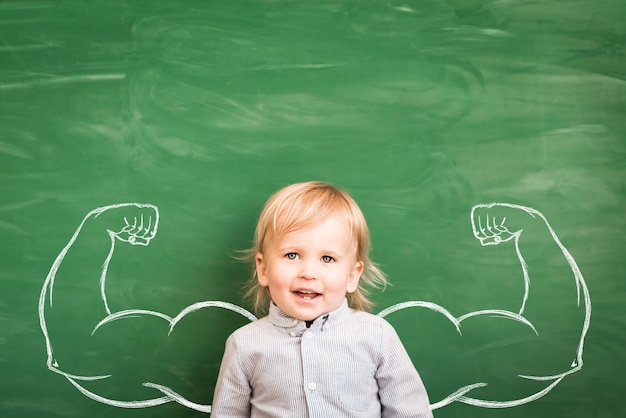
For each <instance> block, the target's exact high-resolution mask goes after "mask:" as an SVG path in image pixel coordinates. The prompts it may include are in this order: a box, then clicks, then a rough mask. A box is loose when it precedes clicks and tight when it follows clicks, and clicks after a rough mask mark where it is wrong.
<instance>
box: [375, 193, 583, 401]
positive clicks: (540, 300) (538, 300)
mask: <svg viewBox="0 0 626 418" xmlns="http://www.w3.org/2000/svg"><path fill="white" fill-rule="evenodd" d="M471 224H472V230H473V233H474V236H475V238H476V239H478V240H479V241H480V243H481V245H483V246H485V247H489V246H496V245H511V247H512V248H513V249H514V251H515V253H516V255H517V259H518V260H519V263H520V267H521V271H522V281H523V289H524V291H523V294H522V295H521V298H520V301H519V305H518V306H517V307H516V308H514V309H500V308H494V307H490V308H488V309H484V310H479V311H475V312H469V313H466V314H464V315H461V316H458V317H455V316H454V315H452V314H451V313H450V312H449V311H448V310H447V309H446V308H444V307H442V306H440V305H437V304H434V303H431V302H423V301H408V302H402V303H399V304H396V305H394V306H391V307H389V308H387V309H385V310H384V311H382V312H380V313H379V315H380V316H387V315H389V314H391V313H393V312H395V311H399V310H402V309H407V308H417V309H418V310H419V309H424V308H425V309H428V310H430V311H434V312H436V313H439V314H441V315H443V316H444V317H445V318H447V319H448V320H449V321H450V323H451V324H452V325H453V327H454V328H455V329H456V331H457V332H458V334H459V338H460V342H459V343H460V345H461V346H462V347H463V349H465V350H467V352H465V353H463V355H462V357H463V358H462V359H461V358H458V359H449V360H450V361H451V362H453V363H454V362H458V363H459V365H460V363H461V362H468V361H477V362H478V361H480V367H477V368H476V369H481V370H498V369H499V368H500V364H498V363H497V362H498V361H500V362H501V361H503V359H507V357H506V351H507V350H509V349H510V350H511V353H512V354H510V356H511V357H510V359H511V363H515V364H514V365H513V367H509V365H508V364H507V365H504V369H505V370H509V369H511V370H516V372H515V375H513V376H511V379H517V380H518V381H524V380H525V381H527V382H530V381H534V382H535V384H539V385H540V389H536V390H535V389H533V392H532V393H530V394H528V393H524V394H520V395H519V396H511V397H510V398H508V399H493V398H490V396H494V395H492V394H491V393H490V392H489V391H488V388H489V386H490V384H492V385H493V384H496V383H495V381H496V380H495V379H494V378H492V377H491V376H490V375H489V374H488V373H486V374H481V375H480V376H476V379H475V380H474V381H470V382H467V381H462V383H460V385H459V386H458V389H457V390H454V391H453V392H452V393H450V394H449V395H448V396H445V397H444V398H443V399H440V400H437V401H436V402H435V403H433V404H432V405H431V408H432V409H437V408H441V407H443V406H445V405H447V404H450V403H452V402H462V403H466V404H470V405H474V406H479V407H485V408H507V407H512V406H517V405H521V404H524V403H528V402H532V401H534V400H536V399H538V398H540V397H542V396H544V395H545V394H547V393H548V392H549V391H550V390H552V389H553V388H554V387H555V386H556V385H557V384H558V383H559V382H560V381H561V380H562V379H563V378H564V377H566V376H567V375H569V374H572V373H575V372H576V371H578V370H580V369H581V368H582V365H583V358H582V356H583V346H584V340H585V336H586V333H587V330H588V328H589V323H590V318H591V299H590V296H589V291H588V289H587V286H586V284H585V281H584V278H583V276H582V274H581V272H580V270H579V268H578V266H577V265H576V262H575V261H574V259H573V257H572V255H571V254H570V253H569V251H568V250H567V249H566V248H565V247H564V246H563V244H562V243H561V241H560V239H559V238H558V236H557V235H556V233H555V231H554V230H553V229H552V227H551V226H550V224H549V223H548V221H547V219H546V218H545V217H544V216H543V214H541V213H540V212H539V211H537V210H535V209H533V208H530V207H524V206H519V205H513V204H507V203H490V204H481V205H476V206H474V207H473V208H472V211H471ZM537 245H541V250H537V249H536V248H535V247H536V246H537ZM525 254H530V255H531V257H530V259H532V264H531V263H530V261H529V260H530V259H528V257H527V258H525ZM545 260H549V262H545ZM541 261H544V262H541ZM503 280H510V278H508V277H506V278H503ZM516 280H519V279H517V278H516ZM494 305H495V306H497V305H498V302H497V295H494ZM416 313H419V311H416ZM562 317H566V318H568V319H571V318H579V322H578V326H574V327H569V328H567V329H564V327H563V326H562V321H560V319H559V318H562ZM567 322H572V321H570V320H568V321H567ZM507 324H508V325H507ZM507 328H508V329H507ZM524 329H525V330H526V331H524ZM486 330H488V331H486ZM494 330H502V331H503V332H502V335H494V332H497V331H494ZM483 331H484V332H483ZM512 334H516V335H515V336H514V337H511V335H512ZM470 340H471V341H472V343H471V344H473V345H470V344H467V341H470ZM476 341H479V343H478V344H477V343H476ZM555 341H556V342H557V344H558V345H561V346H563V347H558V348H559V349H560V350H562V353H563V358H559V360H558V361H555V362H554V364H551V365H550V366H549V367H548V366H545V364H544V363H541V362H540V361H537V362H536V364H523V365H519V370H517V369H516V367H517V366H518V364H517V363H518V361H517V360H516V359H515V358H514V356H515V354H514V351H513V348H512V347H514V346H515V344H517V343H520V342H521V343H520V344H524V349H530V350H532V352H533V353H537V354H539V355H537V356H529V355H528V354H527V355H526V356H527V357H531V360H530V361H533V359H535V358H537V359H539V358H542V357H552V356H545V355H544V356H542V355H541V353H542V350H543V354H548V353H546V351H548V350H554V348H555V347H554V344H555ZM464 343H465V344H464ZM477 345H479V346H480V347H477ZM470 352H471V353H470ZM503 353H504V354H503ZM567 353H570V354H567ZM549 354H553V353H549ZM478 357H480V360H472V359H476V358H478ZM490 361H492V362H493V363H494V364H490ZM519 363H521V362H519ZM538 364H541V365H538ZM541 367H546V368H547V370H545V373H544V372H543V371H540V372H539V373H537V370H540V369H541ZM541 370H543V369H541ZM528 371H530V372H528ZM464 377H465V378H467V376H464ZM470 377H471V376H470ZM499 378H500V377H499ZM451 379H454V377H451ZM492 380H493V382H492ZM459 382H461V380H459ZM541 382H545V384H541ZM498 383H500V382H498ZM470 395H471V396H470Z"/></svg>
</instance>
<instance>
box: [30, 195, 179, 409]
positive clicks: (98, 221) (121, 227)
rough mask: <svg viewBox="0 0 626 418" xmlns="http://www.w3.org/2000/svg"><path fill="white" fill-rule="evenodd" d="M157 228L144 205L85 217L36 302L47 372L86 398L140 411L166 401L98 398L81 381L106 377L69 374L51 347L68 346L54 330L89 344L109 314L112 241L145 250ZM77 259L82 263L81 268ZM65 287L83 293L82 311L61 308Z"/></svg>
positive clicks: (154, 214)
mask: <svg viewBox="0 0 626 418" xmlns="http://www.w3.org/2000/svg"><path fill="white" fill-rule="evenodd" d="M158 223H159V212H158V210H157V208H156V207H155V206H153V205H149V204H139V203H123V204H117V205H110V206H105V207H101V208H97V209H94V210H93V211H91V212H89V213H88V214H87V215H86V216H85V217H84V219H83V220H82V222H81V223H80V224H79V226H78V228H77V229H76V231H75V232H74V234H73V235H72V237H71V238H70V240H69V242H68V243H67V245H66V246H65V247H64V248H63V249H62V250H61V252H60V253H59V255H58V256H57V257H56V259H55V261H54V263H53V264H52V267H51V268H50V271H49V273H48V275H47V276H46V279H45V281H44V285H43V287H42V289H41V293H40V297H39V321H40V325H41V330H42V332H43V335H44V338H45V342H46V351H47V366H48V368H49V369H50V370H51V371H53V372H56V373H59V374H61V375H63V376H65V377H66V378H67V379H68V380H69V381H70V383H72V384H73V385H74V386H75V387H76V388H77V389H78V390H80V391H81V392H82V393H83V394H85V395H86V396H89V397H91V398H92V399H95V400H98V401H101V402H104V403H109V404H112V405H115V406H121V407H143V406H150V405H152V404H155V405H156V404H161V403H165V402H170V401H171V399H169V397H167V396H160V397H158V398H154V399H150V400H145V401H131V402H124V401H115V400H111V399H105V398H101V397H99V396H98V395H96V394H95V393H91V392H90V391H88V390H87V389H86V388H84V387H83V385H84V383H81V382H89V381H99V380H104V379H108V378H110V377H111V375H110V374H100V373H97V372H95V373H93V372H89V370H86V369H85V368H80V370H78V371H77V370H72V369H74V367H75V366H74V365H73V364H72V358H71V355H70V356H67V355H64V354H65V353H63V352H61V353H56V352H55V348H56V347H57V346H58V345H60V346H61V351H64V349H66V348H67V346H68V345H69V343H67V342H66V341H65V340H67V339H68V338H63V337H62V336H61V335H60V334H61V332H60V330H63V331H64V332H67V330H68V329H72V330H73V332H70V333H69V334H70V335H71V338H72V340H73V341H72V342H71V343H72V344H73V345H74V346H78V347H82V346H88V345H89V344H88V342H89V340H90V339H91V337H92V335H93V334H94V333H95V331H96V329H97V328H98V326H99V323H100V322H101V321H106V319H107V318H108V317H110V316H111V315H112V312H111V309H110V307H109V303H108V300H107V295H106V276H107V271H108V267H109V263H110V262H111V259H112V258H113V254H114V251H115V245H116V242H120V243H127V244H130V245H137V246H147V245H149V243H150V241H151V240H152V239H153V238H154V237H155V236H156V233H157V229H158ZM93 250H99V251H101V253H102V256H103V261H102V263H101V264H100V265H99V266H98V267H94V266H93V263H92V262H89V259H90V258H91V257H93V255H91V254H90V252H91V251H93ZM83 260H86V261H87V262H86V263H82V261H83ZM81 264H84V266H81ZM71 287H78V288H85V289H86V291H85V292H81V293H80V294H78V298H79V299H80V300H79V301H76V302H75V303H76V305H78V306H79V307H85V309H80V308H78V309H77V311H76V312H72V311H71V310H68V309H67V306H68V305H71V304H72V301H70V300H68V298H67V296H66V295H65V293H67V290H68V288H71ZM156 315H158V314H156ZM59 355H60V356H61V357H63V361H61V360H60V359H59Z"/></svg>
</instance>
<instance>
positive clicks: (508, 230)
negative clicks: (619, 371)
mask: <svg viewBox="0 0 626 418" xmlns="http://www.w3.org/2000/svg"><path fill="white" fill-rule="evenodd" d="M503 210H505V211H507V210H508V211H509V212H510V211H511V210H512V211H513V213H514V212H515V211H517V212H520V213H525V214H527V215H530V217H532V218H533V219H538V220H540V221H542V222H543V224H544V226H545V227H546V228H547V230H548V231H549V234H550V236H551V237H552V239H553V240H554V242H555V243H556V245H557V246H558V248H559V249H560V251H561V252H562V254H563V256H564V257H565V259H566V260H567V264H568V266H569V268H570V269H571V271H572V273H573V281H574V284H575V285H576V289H577V295H578V299H577V301H576V303H577V306H579V307H580V308H582V309H584V319H583V322H582V324H581V332H580V339H579V340H578V346H577V348H576V351H575V358H574V359H573V361H572V363H571V367H570V368H569V369H567V370H564V371H563V372H561V373H557V374H551V375H547V376H530V375H519V377H520V378H523V379H528V380H533V381H545V382H546V386H545V387H544V388H543V389H541V390H539V391H537V392H536V393H534V394H532V395H530V396H525V397H522V398H519V399H511V400H507V401H494V400H489V399H479V398H476V397H471V396H469V395H470V393H471V391H472V390H474V389H477V388H482V387H486V386H487V385H488V384H487V383H486V382H475V383H472V384H469V385H466V386H463V387H460V388H458V389H457V390H455V391H454V392H453V393H451V394H449V395H448V396H446V397H445V398H444V399H442V400H440V401H437V402H435V403H433V404H431V408H432V409H433V410H434V409H439V408H442V407H444V406H446V405H448V404H451V403H453V402H461V403H465V404H469V405H474V406H477V407H483V408H509V407H514V406H518V405H522V404H525V403H528V402H532V401H534V400H536V399H539V398H540V397H542V396H544V395H546V394H547V393H548V392H550V391H551V390H552V389H553V388H554V387H555V386H556V385H557V384H558V383H559V382H561V381H562V380H563V379H564V378H565V377H566V376H568V375H570V374H572V373H575V372H577V371H579V370H580V369H581V368H582V366H583V347H584V341H585V336H586V334H587V331H588V329H589V324H590V319H591V298H590V296H589V291H588V289H587V285H586V283H585V280H584V278H583V276H582V274H581V272H580V270H579V268H578V266H577V265H576V262H575V261H574V258H573V257H572V255H571V254H570V253H569V251H568V250H567V249H566V248H565V247H564V246H563V244H562V243H561V241H560V240H559V238H558V236H557V235H556V233H555V232H554V230H553V229H552V227H551V226H550V224H549V223H548V221H547V219H546V218H545V217H544V216H543V215H542V214H541V213H540V212H539V211H537V210H535V209H532V208H530V207H525V206H519V205H513V204H508V203H489V204H480V205H476V206H474V207H473V208H472V210H471V218H470V220H471V225H472V230H473V234H474V237H475V238H476V239H478V240H479V241H480V243H481V245H483V246H490V245H500V244H503V243H506V242H509V241H511V242H513V244H514V248H515V251H516V254H517V258H518V260H519V262H520V265H521V268H522V277H523V281H524V289H525V291H524V294H523V295H522V298H521V303H520V308H519V310H518V311H516V312H513V311H507V310H502V309H485V310H480V311H475V312H469V313H466V314H464V315H461V316H459V317H455V316H454V315H452V314H451V313H450V312H449V311H448V310H447V309H446V308H444V307H442V306H440V305H437V304H435V303H432V302H425V301H404V302H400V303H397V304H395V305H393V306H390V307H388V308H386V309H384V310H382V311H381V312H380V313H378V315H379V316H381V317H385V316H387V315H389V314H391V313H393V312H397V311H400V310H403V309H408V308H422V309H428V310H431V311H434V312H437V313H439V314H441V315H442V316H444V317H445V318H447V319H448V320H449V321H450V322H451V324H452V325H453V326H454V327H455V329H456V331H457V332H458V333H459V335H462V331H463V321H465V320H467V319H469V318H476V317H480V316H490V317H493V316H497V317H499V318H504V319H507V320H511V321H515V322H518V323H521V324H523V325H525V326H527V327H528V328H529V329H531V330H532V331H533V332H534V333H535V334H536V335H539V332H540V331H539V330H538V329H537V328H536V327H535V324H533V323H532V322H531V321H530V320H528V319H527V318H525V317H524V311H525V308H526V306H527V304H528V303H532V300H531V298H530V296H529V295H530V292H529V290H530V283H531V278H530V274H529V269H528V266H527V264H526V261H525V260H524V258H523V256H522V252H521V250H520V246H519V240H520V237H521V236H522V234H523V229H521V228H519V229H516V228H512V227H510V224H509V222H507V219H506V217H505V216H502V213H503V212H502V211H503ZM115 211H119V212H120V213H121V212H123V213H124V214H125V215H124V216H121V215H120V217H121V219H120V222H119V227H118V228H117V229H115V230H112V229H108V230H107V233H108V235H109V237H110V249H109V251H108V254H107V256H106V259H105V261H104V263H103V266H102V271H101V274H100V282H99V285H100V289H99V292H100V296H101V299H102V306H103V307H104V311H105V312H106V316H104V318H102V319H101V320H100V321H99V322H98V323H97V324H95V326H94V329H93V330H92V335H93V334H94V333H95V332H96V331H97V330H98V329H100V328H101V327H104V326H106V325H107V324H109V323H112V322H115V321H119V320H123V319H126V318H137V317H142V316H148V317H154V318H159V319H161V320H163V321H166V323H168V325H169V327H168V330H169V331H168V333H171V332H172V331H173V330H174V328H175V326H176V325H177V324H178V323H179V322H180V321H181V320H182V319H183V318H184V317H185V316H186V315H188V314H190V313H192V312H196V311H198V310H200V309H207V308H219V309H227V310H230V311H233V312H235V313H238V314H240V315H242V316H243V317H244V318H246V319H248V320H249V321H255V320H256V319H257V318H256V317H255V316H254V315H253V314H252V313H250V312H249V311H247V310H246V309H244V308H242V307H240V306H237V305H235V304H232V303H229V302H224V301H205V302H198V303H195V304H193V305H190V306H188V307H186V308H185V309H183V310H182V311H181V312H180V313H179V314H178V315H176V316H174V317H171V316H169V315H166V314H163V313H161V312H156V311H151V310H143V309H129V310H123V311H118V312H112V311H111V309H110V307H109V303H108V301H107V294H106V278H107V271H108V267H109V263H110V262H111V259H112V258H113V255H114V251H115V245H116V242H117V241H119V242H124V243H127V244H130V245H139V246H147V245H149V244H150V242H151V241H152V239H154V238H155V236H156V234H157V229H158V224H159V211H158V208H157V207H156V206H154V205H150V204H140V203H121V204H116V205H110V206H104V207H100V208H97V209H94V210H93V211H91V212H89V213H88V214H87V215H86V216H85V217H84V219H83V220H82V222H81V223H80V224H79V226H78V228H77V229H76V231H75V232H74V234H73V235H72V237H71V239H70V240H69V242H68V243H67V245H66V246H65V247H64V248H63V249H62V250H61V252H60V253H59V255H58V256H57V257H56V259H55V260H54V262H53V264H52V267H51V268H50V271H49V273H48V275H47V276H46V279H45V281H44V284H43V287H42V289H41V294H40V297H39V321H40V325H41V330H42V332H43V335H44V337H45V341H46V352H47V366H48V369H50V370H51V371H53V372H55V373H58V374H60V375H62V376H64V377H65V378H66V379H67V380H68V381H69V382H70V383H71V384H72V385H73V386H74V387H76V389H77V390H78V391H80V392H81V393H82V394H83V395H85V396H87V397H88V398H91V399H93V400H95V401H98V402H101V403H104V404H107V405H111V406H115V407H120V408H146V407H152V406H157V405H162V404H165V403H168V402H177V403H179V404H180V405H183V406H185V407H187V408H190V409H194V410H197V411H200V412H205V413H210V412H211V405H203V404H198V403H195V402H192V401H190V400H188V399H186V398H185V397H184V396H183V395H181V394H179V393H177V392H176V391H175V390H174V389H172V388H170V387H168V386H165V385H162V384H159V383H158V382H143V384H142V385H143V386H144V387H147V388H153V389H155V391H157V392H155V393H156V394H155V396H153V397H150V398H147V399H138V400H134V401H127V400H118V399H111V398H108V397H104V396H101V395H99V394H97V393H94V392H93V391H91V390H88V389H87V388H86V387H85V385H84V384H82V382H85V381H87V382H88V381H96V380H99V381H102V380H106V379H108V378H111V377H112V375H111V374H104V375H87V376H83V375H76V374H71V373H67V372H66V371H64V370H63V367H62V366H61V365H59V363H58V362H57V360H56V359H55V353H54V349H53V346H52V342H51V339H50V335H49V332H48V326H47V323H46V312H47V311H46V310H47V309H50V308H51V307H52V305H53V288H54V284H55V277H56V274H57V272H58V270H59V267H60V266H61V264H62V263H63V260H64V259H65V257H66V255H67V253H68V251H69V250H70V249H71V247H72V245H74V243H75V242H76V240H77V239H78V237H79V234H80V233H81V231H82V230H83V228H84V227H85V225H86V224H87V222H89V221H91V220H95V219H97V218H98V217H100V216H101V215H102V214H104V213H105V212H106V213H111V212H115ZM129 211H130V213H133V215H132V216H129V215H127V214H128V213H129Z"/></svg>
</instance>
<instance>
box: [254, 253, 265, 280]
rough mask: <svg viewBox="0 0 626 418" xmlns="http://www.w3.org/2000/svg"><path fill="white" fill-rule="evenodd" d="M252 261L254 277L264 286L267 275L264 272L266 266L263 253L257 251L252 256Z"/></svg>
mask: <svg viewBox="0 0 626 418" xmlns="http://www.w3.org/2000/svg"><path fill="white" fill-rule="evenodd" d="M254 262H255V263H256V277H257V279H258V281H259V285H260V286H263V287H265V286H267V275H266V274H265V271H266V266H265V261H264V259H263V254H261V253H257V255H256V256H255V257H254Z"/></svg>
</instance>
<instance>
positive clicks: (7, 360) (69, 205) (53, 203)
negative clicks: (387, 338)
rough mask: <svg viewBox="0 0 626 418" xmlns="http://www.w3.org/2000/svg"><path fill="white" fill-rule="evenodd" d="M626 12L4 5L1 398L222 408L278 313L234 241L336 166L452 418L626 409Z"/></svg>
mask: <svg viewBox="0 0 626 418" xmlns="http://www.w3.org/2000/svg"><path fill="white" fill-rule="evenodd" d="M625 22H626V7H625V6H624V4H623V2H622V1H619V0H606V1H592V0H581V1H575V2H561V1H544V2H525V1H510V2H494V1H482V0H467V1H465V0H457V1H453V0H449V1H445V0H438V1H434V0H433V1H429V0H425V1H424V0H420V1H413V0H407V1H395V0H390V1H377V0H375V1H365V0H360V1H357V0H334V1H330V0H327V1H324V0H322V1H282V0H278V1H270V0H265V1H262V0H247V1H246V0H236V1H199V0H197V1H184V2H183V1H180V2H158V1H133V2H123V1H108V0H107V1H103V0H101V1H92V2H83V1H78V0H75V1H71V0H68V1H54V2H53V1H2V2H0V188H1V194H0V237H1V240H0V266H1V268H0V331H1V332H0V365H1V366H2V379H0V393H1V395H0V416H3V417H57V416H58V417H86V416H89V417H92V418H96V417H133V418H135V417H201V416H208V412H209V410H210V405H211V402H212V393H213V388H214V384H215V379H216V376H217V370H218V367H219V363H220V360H221V355H222V353H223V348H224V342H225V339H226V337H227V335H228V334H229V333H230V332H232V331H233V330H234V329H235V328H237V327H238V326H240V325H243V324H245V323H247V322H249V321H250V320H254V317H253V316H252V314H251V313H250V307H249V306H246V305H244V304H243V302H242V291H241V289H242V287H243V284H244V283H245V281H246V280H247V279H248V277H249V273H250V271H249V266H246V265H244V264H242V263H241V262H239V261H237V260H236V259H235V258H234V257H233V254H236V251H237V250H241V249H245V248H247V247H248V246H249V245H250V244H251V239H252V234H253V230H254V226H255V221H256V217H257V216H258V213H259V211H260V209H261V207H262V205H263V203H264V201H265V199H266V198H267V197H268V196H269V195H270V194H271V193H272V192H274V191H275V190H277V189H279V188H281V187H282V186H284V185H286V184H289V183H293V182H297V181H304V180H312V179H316V180H324V181H329V182H331V183H334V184H336V185H338V186H341V187H342V188H344V189H346V190H348V191H349V192H350V193H351V194H352V195H353V196H354V198H355V199H356V200H357V202H358V203H359V204H360V205H361V207H362V209H363V212H364V213H365V215H366V217H367V219H368V221H369V224H370V228H371V231H372V236H373V254H372V256H373V259H374V260H375V261H376V262H377V263H378V264H380V265H381V267H382V268H383V270H384V271H385V272H386V273H387V274H388V276H389V278H390V281H391V282H392V286H389V287H388V288H387V289H385V290H384V291H383V292H378V293H377V294H375V295H374V299H375V301H376V308H375V310H374V313H377V314H380V315H381V316H385V318H386V319H387V320H388V321H389V322H391V323H392V325H394V327H395V328H396V329H397V331H398V333H399V335H400V337H401V338H402V340H403V342H404V343H405V345H406V348H407V350H408V351H409V354H410V355H411V358H412V359H413V361H414V363H415V365H416V367H417V369H418V370H419V371H420V373H421V374H422V377H423V379H424V382H425V384H426V387H427V389H428V391H429V393H430V397H431V403H432V407H433V409H434V414H435V416H436V417H442V418H444V417H530V416H532V417H561V416H563V417H564V416H567V417H592V416H597V417H618V416H622V409H623V408H622V401H621V400H620V399H621V397H622V395H623V393H624V392H626V384H625V383H624V378H623V372H624V366H625V365H626V356H625V351H626V348H625V347H626V333H624V329H625V325H626V316H625V315H624V300H626V281H625V280H624V274H625V273H626V258H625V257H624V250H625V243H626V241H625V238H624V236H625V233H626V228H625V225H626V219H625V214H626V187H625V181H626V122H625V118H624V114H625V113H626V23H625ZM277 367H280V365H277ZM286 372H288V371H286Z"/></svg>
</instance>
